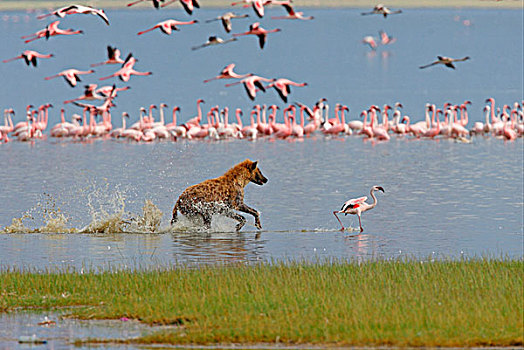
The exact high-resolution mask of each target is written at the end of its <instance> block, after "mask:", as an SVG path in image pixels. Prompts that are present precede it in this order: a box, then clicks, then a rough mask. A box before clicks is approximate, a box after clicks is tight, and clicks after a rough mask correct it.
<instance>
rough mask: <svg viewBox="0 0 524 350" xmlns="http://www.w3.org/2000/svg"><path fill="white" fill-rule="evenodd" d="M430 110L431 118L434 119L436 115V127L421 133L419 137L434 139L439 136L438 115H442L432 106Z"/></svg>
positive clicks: (440, 111)
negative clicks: (431, 111)
mask: <svg viewBox="0 0 524 350" xmlns="http://www.w3.org/2000/svg"><path fill="white" fill-rule="evenodd" d="M432 109H433V117H435V115H436V118H437V126H436V127H432V128H431V129H429V130H426V131H425V132H423V133H422V134H421V135H420V136H422V137H429V138H434V137H435V136H438V135H439V134H440V119H439V117H438V115H439V114H440V113H442V110H440V109H435V106H434V105H433V106H432Z"/></svg>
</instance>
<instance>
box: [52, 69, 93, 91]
mask: <svg viewBox="0 0 524 350" xmlns="http://www.w3.org/2000/svg"><path fill="white" fill-rule="evenodd" d="M94 72H95V71H94V70H92V69H90V70H88V71H81V70H78V69H66V70H64V71H61V72H60V73H58V74H55V75H51V76H49V77H45V78H44V79H45V80H50V79H54V78H58V77H64V79H65V81H66V82H67V83H68V84H69V85H70V86H71V87H75V86H76V83H77V82H78V81H82V80H80V78H79V77H78V76H79V75H81V74H92V73H94Z"/></svg>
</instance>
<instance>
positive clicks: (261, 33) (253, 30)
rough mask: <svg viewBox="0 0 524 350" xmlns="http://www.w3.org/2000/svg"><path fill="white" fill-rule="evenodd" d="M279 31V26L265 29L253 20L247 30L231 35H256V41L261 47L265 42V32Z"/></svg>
mask: <svg viewBox="0 0 524 350" xmlns="http://www.w3.org/2000/svg"><path fill="white" fill-rule="evenodd" d="M280 31H281V29H279V28H276V29H271V30H266V29H264V28H262V27H261V26H260V23H259V22H255V23H253V24H251V25H250V26H249V30H248V31H247V32H244V33H238V34H233V36H234V37H237V36H242V35H256V36H257V37H258V43H259V45H260V48H261V49H263V48H264V45H265V44H266V38H267V34H269V33H276V32H280Z"/></svg>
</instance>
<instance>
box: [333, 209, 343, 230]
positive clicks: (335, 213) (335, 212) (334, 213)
mask: <svg viewBox="0 0 524 350" xmlns="http://www.w3.org/2000/svg"><path fill="white" fill-rule="evenodd" d="M337 213H340V212H339V211H334V212H333V215H335V217H336V218H337V220H338V222H339V223H340V226H342V229H340V231H344V230H345V228H344V225H342V221H340V219H339V217H338V216H337Z"/></svg>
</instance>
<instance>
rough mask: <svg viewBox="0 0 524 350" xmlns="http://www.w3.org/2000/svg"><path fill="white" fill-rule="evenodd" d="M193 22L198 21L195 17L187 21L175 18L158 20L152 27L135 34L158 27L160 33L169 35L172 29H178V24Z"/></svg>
mask: <svg viewBox="0 0 524 350" xmlns="http://www.w3.org/2000/svg"><path fill="white" fill-rule="evenodd" d="M194 23H198V21H197V20H196V19H194V20H192V21H189V22H181V21H177V20H175V19H167V20H165V21H162V22H158V23H157V24H155V25H154V26H153V27H151V28H149V29H146V30H143V31H141V32H138V33H137V35H142V34H144V33H147V32H150V31H152V30H155V29H157V28H159V29H160V30H161V31H162V33H164V34H167V35H171V33H172V31H173V30H180V29H179V28H178V26H181V25H187V24H194Z"/></svg>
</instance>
